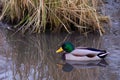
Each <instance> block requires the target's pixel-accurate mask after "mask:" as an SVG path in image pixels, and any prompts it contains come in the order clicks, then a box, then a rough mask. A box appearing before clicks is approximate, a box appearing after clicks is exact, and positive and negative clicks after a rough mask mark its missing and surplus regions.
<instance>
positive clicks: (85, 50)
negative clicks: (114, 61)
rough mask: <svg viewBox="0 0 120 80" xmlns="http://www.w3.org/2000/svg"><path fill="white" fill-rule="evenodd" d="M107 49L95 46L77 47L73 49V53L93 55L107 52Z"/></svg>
mask: <svg viewBox="0 0 120 80" xmlns="http://www.w3.org/2000/svg"><path fill="white" fill-rule="evenodd" d="M105 52H106V51H104V50H99V49H94V48H82V47H81V48H80V47H79V48H76V49H75V50H73V51H72V52H71V54H75V55H88V54H92V55H97V54H99V53H105Z"/></svg>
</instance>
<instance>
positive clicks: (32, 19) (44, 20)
mask: <svg viewBox="0 0 120 80" xmlns="http://www.w3.org/2000/svg"><path fill="white" fill-rule="evenodd" d="M101 3H102V2H101V0H99V2H98V0H50V1H49V0H9V1H8V0H5V1H4V2H3V4H4V8H3V11H2V14H1V16H0V19H4V18H5V17H7V18H8V20H10V21H11V22H13V23H15V22H17V23H18V24H17V25H16V26H15V28H18V30H21V31H22V32H23V33H25V32H26V31H27V30H29V31H31V32H37V33H40V32H45V31H46V30H47V28H48V27H49V28H50V30H51V31H54V32H58V31H61V30H63V29H64V30H66V31H67V32H68V33H70V32H71V31H72V29H71V24H73V25H74V26H73V27H75V28H77V30H78V31H80V32H87V31H88V30H90V31H91V30H92V31H99V33H100V35H102V33H104V32H105V31H104V29H103V27H102V26H101V21H103V20H108V19H109V18H108V17H106V16H101V15H100V14H98V11H97V9H98V5H99V4H101ZM49 24H50V25H49ZM48 25H49V26H48Z"/></svg>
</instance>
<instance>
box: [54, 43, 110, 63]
mask: <svg viewBox="0 0 120 80" xmlns="http://www.w3.org/2000/svg"><path fill="white" fill-rule="evenodd" d="M63 51H64V54H63V57H64V58H65V60H77V61H89V60H101V59H104V58H105V57H106V56H107V55H108V53H107V51H106V50H99V49H95V48H88V47H87V48H86V47H76V48H75V47H74V45H73V44H72V43H71V42H64V43H63V44H62V46H61V47H60V48H59V49H58V50H57V51H56V53H61V52H63Z"/></svg>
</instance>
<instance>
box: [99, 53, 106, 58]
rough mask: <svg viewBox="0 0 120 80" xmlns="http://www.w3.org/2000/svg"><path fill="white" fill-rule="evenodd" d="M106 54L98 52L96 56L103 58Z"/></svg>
mask: <svg viewBox="0 0 120 80" xmlns="http://www.w3.org/2000/svg"><path fill="white" fill-rule="evenodd" d="M107 55H108V54H107V53H99V54H98V55H97V56H98V57H100V58H105V57H106V56H107Z"/></svg>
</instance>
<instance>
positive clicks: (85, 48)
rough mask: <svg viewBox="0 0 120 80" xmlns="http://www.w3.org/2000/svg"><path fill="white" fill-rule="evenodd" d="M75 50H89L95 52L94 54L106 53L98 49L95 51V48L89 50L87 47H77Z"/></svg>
mask: <svg viewBox="0 0 120 80" xmlns="http://www.w3.org/2000/svg"><path fill="white" fill-rule="evenodd" d="M76 49H84V50H90V51H96V52H103V53H106V52H107V51H106V50H100V49H96V48H89V47H77V48H76Z"/></svg>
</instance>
